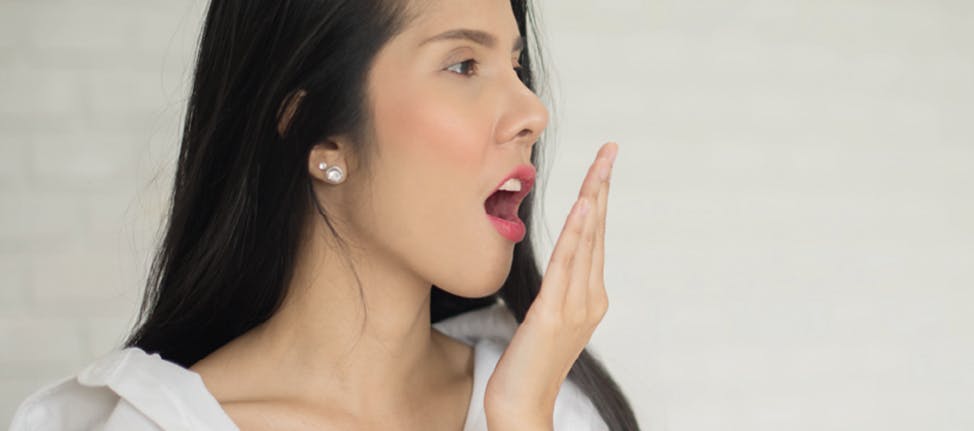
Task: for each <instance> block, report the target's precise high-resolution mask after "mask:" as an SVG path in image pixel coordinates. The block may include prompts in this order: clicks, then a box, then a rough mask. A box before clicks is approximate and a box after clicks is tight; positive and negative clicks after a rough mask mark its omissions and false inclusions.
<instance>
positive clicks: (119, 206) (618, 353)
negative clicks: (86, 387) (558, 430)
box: [0, 0, 974, 431]
mask: <svg viewBox="0 0 974 431" xmlns="http://www.w3.org/2000/svg"><path fill="white" fill-rule="evenodd" d="M495 1H496V0H495ZM203 6H204V5H203V4H202V2H200V1H189V0H166V1H132V0H128V1H123V0H85V1H81V0H76V1H75V0H63V1H58V0H0V193H2V199H0V424H3V423H9V420H10V417H11V415H12V413H13V410H14V409H15V407H16V406H17V404H18V403H19V402H20V401H21V400H22V399H23V398H24V397H25V396H26V395H27V394H28V393H30V392H31V391H33V390H36V389H37V388H38V387H40V386H41V385H43V384H45V383H48V382H50V381H53V380H54V379H57V378H59V377H62V376H67V375H69V374H72V373H74V372H76V371H77V370H78V369H79V368H80V367H82V366H83V365H84V364H85V363H87V362H89V361H91V360H93V359H95V358H97V357H98V356H100V355H102V354H104V353H105V352H107V351H108V350H110V349H112V348H113V347H115V346H117V344H118V343H119V342H120V341H121V338H122V336H123V334H124V333H125V331H126V330H127V329H128V327H129V325H130V324H131V322H132V321H133V319H134V316H135V311H136V308H137V306H138V301H139V299H140V289H141V287H142V283H143V279H144V275H145V271H146V267H147V265H148V262H149V259H150V253H151V251H152V249H153V247H154V239H155V235H156V234H157V228H158V224H159V221H160V219H161V217H162V214H163V210H164V208H165V205H166V195H167V193H168V192H169V189H168V187H169V185H170V181H171V177H172V168H173V161H174V158H175V155H176V152H177V149H178V148H177V147H178V127H179V122H180V120H181V115H182V109H183V104H184V102H185V92H186V87H187V85H188V83H189V78H190V70H191V69H190V67H191V64H192V55H193V48H194V42H195V40H196V37H197V35H198V31H199V24H200V19H201V15H202V10H203ZM540 6H541V7H540V16H541V25H542V26H543V30H544V34H545V38H546V40H544V41H543V43H545V45H546V46H545V49H546V50H547V51H548V54H549V55H548V57H547V58H546V59H547V61H548V63H549V66H550V68H551V72H552V79H553V81H552V89H553V90H554V92H555V94H554V96H555V97H554V103H555V104H556V106H554V107H553V108H552V113H553V117H552V122H551V128H550V130H551V132H552V133H551V134H549V138H548V141H547V144H548V145H549V148H548V155H549V156H553V158H551V159H549V160H548V162H547V166H545V167H548V168H550V172H549V173H548V177H547V180H548V184H547V185H546V186H545V188H544V190H543V192H544V195H543V198H544V202H545V208H544V214H545V216H546V218H547V229H548V235H547V236H546V235H541V236H539V237H538V238H537V239H536V240H537V241H538V246H540V247H541V248H542V250H543V251H544V253H543V259H542V260H543V262H544V263H546V262H547V255H548V254H550V250H551V244H553V243H554V240H555V238H556V236H557V233H558V232H559V231H560V229H561V224H562V221H563V218H564V214H565V213H567V211H568V208H569V206H570V205H571V203H572V201H573V199H574V196H575V193H576V190H577V187H578V186H579V184H580V182H581V176H582V175H583V173H584V170H585V168H586V167H587V165H588V163H589V162H590V161H591V159H592V157H593V156H594V154H595V150H596V149H597V148H598V146H599V145H600V144H601V143H603V142H605V141H608V140H614V141H616V142H618V143H619V144H620V154H619V159H618V161H617V162H616V170H615V173H614V175H613V190H612V194H611V196H610V208H609V222H608V223H609V224H608V232H607V235H608V238H607V247H608V249H607V261H606V277H607V285H608V289H609V291H610V302H611V305H610V309H609V313H608V315H607V316H606V317H605V319H604V321H603V323H602V325H601V326H600V327H599V328H598V330H597V331H596V333H595V335H594V337H593V340H592V346H591V347H593V349H594V350H595V352H596V353H597V354H598V355H599V356H600V357H602V358H603V359H604V361H605V362H606V364H607V366H608V368H609V369H610V371H611V372H612V373H613V375H614V376H615V377H616V378H617V379H618V381H619V382H620V384H621V385H622V387H623V389H624V390H625V392H626V393H627V395H628V396H629V398H630V400H631V402H632V404H633V406H634V408H635V409H636V412H637V416H638V418H639V420H640V423H641V425H642V427H643V429H646V430H679V431H695V430H748V431H755V430H769V431H770V430H776V431H777V430H782V429H787V430H823V429H827V430H867V429H868V430H911V431H912V430H917V429H923V430H970V429H974V367H972V365H974V290H972V287H974V286H972V284H974V283H972V281H974V222H972V220H974V169H972V166H974V121H972V120H974V3H971V2H967V1H957V0H955V1H946V0H944V1H931V0H914V1H879V0H845V1H830V0H826V1H823V0H764V1H746V0H744V1H737V2H721V1H713V0H689V1H666V0H660V1H653V2H649V1H614V2H602V1H599V2H593V1H575V0H572V1H568V0H559V1H553V0H546V1H541V2H540Z"/></svg>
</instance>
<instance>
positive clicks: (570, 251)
mask: <svg viewBox="0 0 974 431" xmlns="http://www.w3.org/2000/svg"><path fill="white" fill-rule="evenodd" d="M591 205H592V204H591V202H588V201H587V199H585V198H579V199H578V200H576V201H575V205H573V206H572V209H571V211H569V213H568V218H567V219H566V220H565V225H564V227H562V229H561V234H559V235H558V242H557V243H555V249H554V250H553V251H552V252H551V259H549V260H548V267H547V268H546V269H545V274H544V278H542V280H541V291H539V292H538V297H537V300H540V301H543V302H544V303H546V304H549V305H550V306H551V307H554V308H553V309H561V307H562V306H563V305H564V300H565V289H566V284H567V283H568V277H569V274H570V269H571V267H572V264H573V259H574V257H575V249H576V248H577V246H578V240H579V238H580V237H581V236H582V229H583V228H584V222H585V218H586V217H585V214H583V213H584V212H588V211H590V207H591ZM546 306H547V305H546Z"/></svg>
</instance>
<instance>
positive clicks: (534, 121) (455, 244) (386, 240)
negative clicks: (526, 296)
mask: <svg viewBox="0 0 974 431" xmlns="http://www.w3.org/2000/svg"><path fill="white" fill-rule="evenodd" d="M421 7H423V8H425V9H424V11H423V12H422V15H421V16H420V18H419V19H418V20H417V21H414V22H413V23H412V24H411V25H410V27H409V28H407V29H405V30H404V31H403V32H402V33H400V34H399V35H398V36H397V37H395V38H394V39H392V40H391V41H390V42H389V43H388V44H387V45H385V46H384V47H383V48H382V49H381V50H380V51H379V53H378V54H377V57H376V58H375V62H374V63H373V68H372V69H371V71H370V75H369V79H368V85H369V87H368V93H369V98H370V101H369V102H370V103H371V104H372V108H373V113H374V119H373V120H374V123H373V127H374V133H375V136H374V138H375V139H376V152H377V153H378V154H377V155H376V156H377V157H376V158H375V159H374V163H373V165H372V167H373V168H374V170H373V172H370V173H369V174H370V175H371V176H373V178H372V179H371V181H372V182H371V184H370V185H369V188H368V191H367V192H365V193H363V195H362V196H368V197H369V198H368V199H364V200H365V201H367V202H358V203H355V204H353V205H355V206H354V207H353V208H352V210H351V211H352V212H353V213H352V214H348V216H349V223H351V224H352V225H353V226H354V228H355V231H356V232H355V236H356V237H357V238H358V239H360V240H363V241H365V242H366V245H367V247H368V248H369V249H370V250H377V251H379V252H381V253H382V256H384V257H385V258H389V259H391V260H393V261H394V262H395V263H396V264H399V265H402V266H404V267H406V269H407V270H409V271H412V272H414V273H415V274H416V276H417V277H419V278H421V279H423V280H427V281H429V282H430V283H432V284H435V285H437V286H439V287H440V288H442V289H444V290H447V291H449V292H451V293H453V294H455V295H459V296H465V297H480V296H485V295H489V294H491V293H494V292H495V291H496V290H497V289H499V288H500V286H501V285H502V284H503V282H504V280H505V279H506V278H507V275H508V273H509V271H510V267H511V260H512V256H513V250H514V245H515V242H514V241H513V240H512V239H509V238H506V237H505V236H502V235H501V233H500V232H499V231H498V229H497V228H495V227H494V224H493V223H492V222H491V221H490V219H489V218H488V216H487V213H486V212H485V208H484V203H485V200H486V199H487V197H488V196H490V195H491V194H492V193H493V192H494V191H496V190H497V186H498V185H499V183H500V182H501V181H502V180H504V179H505V177H506V176H507V175H508V174H509V173H511V172H512V170H513V169H514V168H515V167H517V166H518V165H529V166H530V165H531V151H532V149H533V146H534V143H535V141H537V140H538V136H539V135H540V133H541V132H542V130H543V129H544V128H545V127H546V126H547V123H548V111H547V109H546V108H545V106H544V105H543V104H542V103H541V101H540V99H539V98H538V97H537V96H536V95H535V94H534V93H533V92H532V91H531V90H530V89H529V88H527V87H526V86H525V85H524V84H523V83H522V82H521V81H520V79H519V78H518V76H517V71H516V70H515V69H514V68H515V67H517V66H518V64H517V59H518V57H519V51H512V47H513V46H514V45H515V42H516V41H517V40H518V39H519V38H520V37H521V35H520V33H519V32H518V28H517V22H516V21H515V18H514V14H513V11H512V10H511V5H510V2H508V1H507V0H465V1H457V0H440V1H435V2H433V3H432V4H426V5H422V6H421ZM459 28H464V29H472V30H479V31H482V32H485V33H487V34H489V35H492V36H493V38H494V43H493V44H492V45H493V46H486V45H483V44H480V43H477V42H475V41H472V40H468V39H440V40H432V41H428V42H425V43H423V42H424V40H427V39H428V38H431V37H433V36H436V35H439V34H441V33H443V32H446V31H449V30H454V29H459ZM467 60H473V61H467ZM350 175H355V173H354V172H351V173H350ZM349 180H350V181H351V178H349ZM525 185H526V184H525Z"/></svg>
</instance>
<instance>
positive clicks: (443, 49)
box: [12, 0, 638, 431]
mask: <svg viewBox="0 0 974 431" xmlns="http://www.w3.org/2000/svg"><path fill="white" fill-rule="evenodd" d="M531 16H532V15H531V11H530V10H529V4H528V3H527V2H526V0H511V1H510V2H508V1H507V0H464V1H453V0H450V1H447V0H411V1H406V0H330V1H325V0H318V1H313V0H274V1H257V0H212V2H211V4H210V5H209V9H208V11H207V15H206V19H205V24H204V27H203V31H202V37H201V39H200V45H199V52H198V60H197V65H196V70H195V75H194V80H193V88H192V94H191V97H190V100H189V103H188V110H187V113H186V117H185V125H184V129H183V135H182V144H181V150H180V154H179V159H178V166H177V172H176V178H175V183H174V190H173V195H172V205H171V209H170V210H171V211H170V213H169V216H168V220H167V226H166V231H165V235H164V238H163V241H162V244H161V247H160V250H159V251H158V254H157V256H156V258H155V261H154V265H153V267H152V272H151V274H150V277H149V281H148V285H147V289H146V296H145V299H144V302H143V307H142V310H141V318H140V321H139V322H138V324H137V326H136V328H135V329H134V331H133V333H132V335H131V336H130V337H129V339H128V340H127V342H126V345H125V346H124V348H122V349H119V350H117V351H115V352H112V353H111V354H109V355H107V356H105V357H104V358H102V359H100V360H98V361H96V362H95V363H93V364H91V365H90V366H89V367H87V368H85V369H84V370H83V371H81V372H79V373H78V374H77V375H76V376H72V377H70V378H67V379H64V380H62V381H60V382H57V383H55V384H52V385H50V386H48V387H46V388H43V389H41V390H40V391H38V392H37V393H35V394H33V395H31V396H30V397H29V398H28V399H27V400H25V401H24V403H23V404H22V405H21V407H20V409H19V410H18V412H17V415H16V417H15V419H14V423H13V427H12V429H13V430H15V431H20V430H40V429H44V430H51V429H91V428H98V429H108V430H123V429H124V430H136V429H140V430H141V429H155V430H176V429H180V430H185V429H206V430H210V429H212V430H236V429H244V430H266V429H282V430H305V429H307V430H312V429H313V430H325V429H329V430H330V429H336V430H337V429H341V430H365V429H381V430H475V429H476V430H484V429H488V428H489V429H490V430H491V431H503V430H552V429H556V430H595V429H603V430H604V429H611V430H636V429H638V426H637V424H636V421H635V418H634V415H633V412H632V409H631V407H630V406H629V404H628V402H627V401H626V398H625V397H624V395H623V394H622V393H621V391H620V389H619V387H618V386H617V385H616V383H615V382H614V381H613V380H612V378H611V377H610V376H609V374H608V373H607V372H606V371H605V369H604V368H603V366H602V365H601V364H600V363H599V361H598V360H597V359H596V358H594V357H593V356H592V355H591V354H590V353H589V352H588V351H587V350H586V349H585V346H586V344H587V343H588V341H589V339H590V337H591V334H592V333H593V331H594V329H595V327H596V325H597V324H598V323H599V322H600V321H601V319H602V317H603V315H604V313H605V312H606V310H607V307H608V302H607V295H606V290H605V287H604V285H603V255H604V251H603V250H604V233H605V216H606V201H607V198H608V193H609V181H608V178H609V172H610V168H611V165H612V162H613V160H614V159H615V156H616V153H617V151H618V146H617V145H616V144H614V143H608V144H606V145H603V146H602V147H601V148H600V150H599V152H598V154H597V157H596V160H595V162H594V163H593V164H592V165H591V167H590V169H589V170H588V172H587V174H586V176H585V178H584V180H583V183H582V186H581V190H580V192H579V198H578V201H577V203H576V204H575V205H574V207H573V208H572V210H571V212H570V214H569V215H568V217H567V220H566V222H565V225H564V228H563V229H562V231H561V234H560V236H559V238H558V240H557V242H556V244H555V248H554V250H553V252H552V256H551V260H550V261H549V264H548V267H547V269H546V272H545V274H544V276H543V277H542V275H541V274H540V271H539V269H538V263H537V261H536V257H535V252H534V249H533V248H532V246H531V241H530V236H531V232H532V230H531V229H530V228H527V226H526V224H525V223H529V222H530V221H531V218H532V213H533V206H534V202H535V201H536V196H537V194H536V193H530V192H531V191H532V189H533V185H534V183H535V174H536V168H535V166H537V165H538V162H539V160H540V158H539V147H538V146H537V145H536V142H537V141H538V140H539V137H540V135H541V133H542V131H543V130H544V129H545V128H546V126H547V123H548V112H547V110H546V108H545V106H544V105H543V104H542V103H541V101H540V100H539V98H538V97H537V95H536V94H535V89H534V86H535V84H534V83H535V81H534V73H533V71H532V69H531V67H532V64H534V63H535V61H536V60H537V58H536V57H532V55H531V54H530V53H529V50H528V46H527V44H526V43H525V42H526V38H525V37H524V36H523V35H524V34H525V33H526V29H527V28H528V25H527V24H528V22H529V20H530V18H531ZM530 22H532V23H533V20H530ZM532 25H533V24H532ZM522 220H523V221H522Z"/></svg>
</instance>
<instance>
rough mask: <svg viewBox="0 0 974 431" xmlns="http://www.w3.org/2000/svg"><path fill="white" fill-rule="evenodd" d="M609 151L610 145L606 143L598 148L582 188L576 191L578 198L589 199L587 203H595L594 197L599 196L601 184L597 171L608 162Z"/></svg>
mask: <svg viewBox="0 0 974 431" xmlns="http://www.w3.org/2000/svg"><path fill="white" fill-rule="evenodd" d="M610 149H611V143H606V144H604V145H602V147H600V148H599V151H598V153H597V154H596V156H595V161H594V162H592V164H591V165H590V166H589V168H588V172H587V173H586V174H585V179H584V180H583V181H582V187H581V189H580V190H579V191H578V197H582V196H586V197H588V198H589V199H590V201H589V202H593V203H594V202H595V200H596V197H597V196H598V194H599V185H600V183H601V182H602V180H601V178H599V174H600V172H599V169H600V168H601V167H602V166H603V165H602V163H604V162H605V161H606V160H608V156H609V154H610V153H609V150H610Z"/></svg>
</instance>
